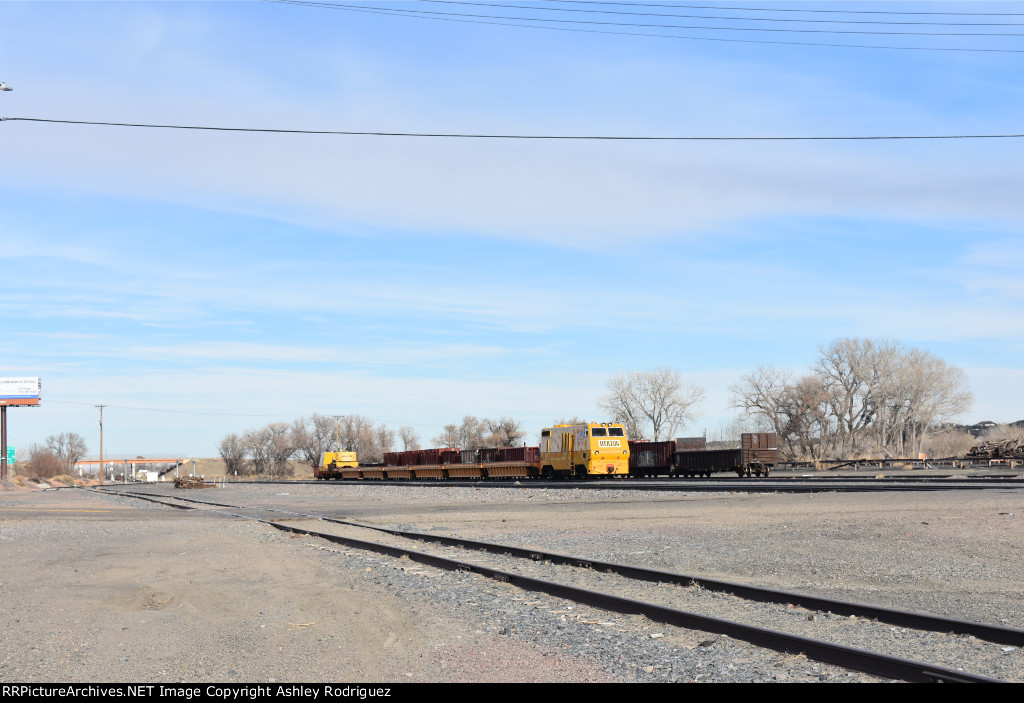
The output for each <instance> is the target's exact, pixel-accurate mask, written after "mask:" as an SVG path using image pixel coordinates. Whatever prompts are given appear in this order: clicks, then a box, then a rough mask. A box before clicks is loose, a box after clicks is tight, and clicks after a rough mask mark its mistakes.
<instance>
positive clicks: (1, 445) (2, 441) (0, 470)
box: [0, 405, 7, 479]
mask: <svg viewBox="0 0 1024 703" xmlns="http://www.w3.org/2000/svg"><path fill="white" fill-rule="evenodd" d="M0 435H3V437H2V438H0V451H2V452H3V456H0V479H6V478H7V406H6V405H0Z"/></svg>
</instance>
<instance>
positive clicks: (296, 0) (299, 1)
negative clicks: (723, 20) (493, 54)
mask: <svg viewBox="0 0 1024 703" xmlns="http://www.w3.org/2000/svg"><path fill="white" fill-rule="evenodd" d="M264 2H273V3H279V4H284V5H303V6H310V7H319V8H323V9H331V10H340V11H344V12H358V13H364V14H376V15H386V16H390V17H406V18H409V19H423V20H433V21H437V22H458V23H463V24H483V25H490V26H497V27H518V28H525V29H536V30H542V31H550V32H573V33H578V34H604V35H614V36H629V37H654V38H658V39H678V40H683V41H704V42H724V43H732V44H769V45H778V46H817V47H832V48H844V49H881V50H893V51H938V52H969V53H997V54H1021V53H1024V49H999V48H977V47H935V46H897V45H885V44H842V43H837V42H809V41H779V40H772V39H736V38H730V37H699V36H689V35H679V34H656V33H651V32H625V31H615V30H610V29H581V28H578V27H548V26H544V25H537V24H520V23H518V22H498V21H492V20H487V19H466V18H461V19H460V18H457V17H440V16H434V15H429V14H409V12H408V11H403V10H395V9H383V8H373V9H368V8H365V6H362V7H357V6H344V5H337V4H333V3H327V2H315V1H314V0H264ZM523 21H531V20H529V19H525V20H523Z"/></svg>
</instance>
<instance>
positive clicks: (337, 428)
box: [331, 415, 343, 452]
mask: <svg viewBox="0 0 1024 703" xmlns="http://www.w3.org/2000/svg"><path fill="white" fill-rule="evenodd" d="M331 417H333V418H334V451H336V452H340V451H341V446H340V442H341V439H340V437H341V418H342V417H343V416H342V415H331Z"/></svg>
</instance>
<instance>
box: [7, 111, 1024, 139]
mask: <svg viewBox="0 0 1024 703" xmlns="http://www.w3.org/2000/svg"><path fill="white" fill-rule="evenodd" d="M15 121H18V122H41V123H47V124H70V125H87V126H102V127H140V128H149V129H182V130H198V131H212V132H254V133H263V134H311V135H337V136H354V137H420V138H437V139H549V140H572V141H586V140H590V141H651V142H797V141H883V140H901V139H902V140H906V139H1019V138H1021V137H1024V134H894V135H865V136H818V137H809V136H802V137H801V136H789V137H695V136H687V137H680V136H669V137H657V136H653V137H642V136H628V135H622V136H617V135H570V134H480V133H454V132H357V131H349V130H319V129H275V128H261V127H210V126H200V125H175V124H147V123H137V122H90V121H86V120H50V119H43V118H38V117H0V122H15Z"/></svg>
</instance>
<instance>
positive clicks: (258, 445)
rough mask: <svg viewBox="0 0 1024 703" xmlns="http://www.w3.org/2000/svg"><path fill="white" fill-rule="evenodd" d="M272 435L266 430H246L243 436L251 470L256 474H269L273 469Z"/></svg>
mask: <svg viewBox="0 0 1024 703" xmlns="http://www.w3.org/2000/svg"><path fill="white" fill-rule="evenodd" d="M270 439H271V438H270V435H269V433H268V432H267V431H266V428H262V429H259V430H246V431H245V432H244V433H243V434H242V444H243V445H244V447H245V454H246V456H248V458H249V470H250V472H251V473H254V474H269V473H270V468H271V464H272V462H271V458H270V454H271V448H270Z"/></svg>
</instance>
